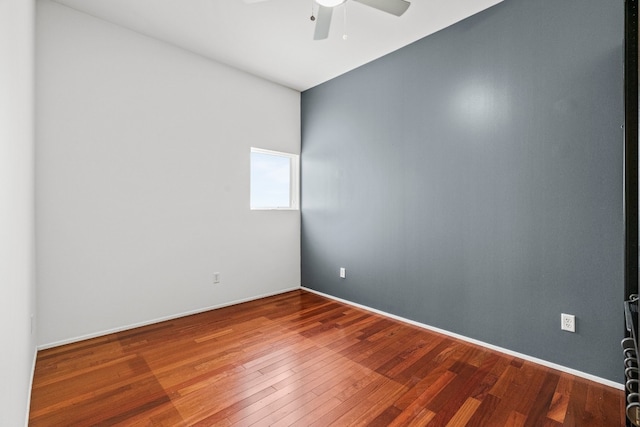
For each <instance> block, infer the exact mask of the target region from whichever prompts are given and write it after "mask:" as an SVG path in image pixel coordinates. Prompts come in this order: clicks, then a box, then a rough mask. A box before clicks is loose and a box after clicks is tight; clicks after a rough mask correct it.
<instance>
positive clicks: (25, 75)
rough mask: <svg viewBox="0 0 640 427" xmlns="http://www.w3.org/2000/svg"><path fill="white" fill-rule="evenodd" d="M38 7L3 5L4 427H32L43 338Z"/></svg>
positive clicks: (0, 381)
mask: <svg viewBox="0 0 640 427" xmlns="http://www.w3.org/2000/svg"><path fill="white" fill-rule="evenodd" d="M33 32H34V3H33V1H31V0H3V1H1V2H0V337H1V339H2V351H0V425H2V426H19V425H23V424H25V416H26V414H27V409H28V408H27V405H28V401H29V393H30V390H29V386H30V378H31V370H32V366H33V358H34V355H35V338H34V337H33V336H32V333H31V326H30V325H31V314H33V313H35V291H34V274H33V268H34V245H33V139H34V136H33V115H34V111H33V109H34V96H33V72H34V70H33V67H34V52H33V43H34V40H33V39H34V37H33Z"/></svg>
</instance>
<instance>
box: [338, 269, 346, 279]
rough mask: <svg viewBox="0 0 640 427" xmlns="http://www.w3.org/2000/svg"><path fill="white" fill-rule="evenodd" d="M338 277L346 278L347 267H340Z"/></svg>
mask: <svg viewBox="0 0 640 427" xmlns="http://www.w3.org/2000/svg"><path fill="white" fill-rule="evenodd" d="M340 278H341V279H346V278H347V269H346V268H344V267H340Z"/></svg>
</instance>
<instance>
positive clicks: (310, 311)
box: [29, 290, 624, 427]
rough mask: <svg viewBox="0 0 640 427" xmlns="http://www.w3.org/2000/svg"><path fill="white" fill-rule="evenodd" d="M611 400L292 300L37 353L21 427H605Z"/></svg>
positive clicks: (450, 343)
mask: <svg viewBox="0 0 640 427" xmlns="http://www.w3.org/2000/svg"><path fill="white" fill-rule="evenodd" d="M623 408H624V394H623V392H622V391H621V390H617V389H612V388H609V387H606V386H603V385H601V384H597V383H594V382H590V381H587V380H585V379H583V378H577V377H574V376H571V375H569V374H566V373H560V372H557V371H554V370H552V369H549V368H546V367H543V366H538V365H535V364H533V363H530V362H526V361H524V360H522V359H518V358H514V357H512V356H508V355H505V354H501V353H498V352H495V351H492V350H489V349H486V348H483V347H480V346H477V345H472V344H468V343H465V342H462V341H459V340H456V339H453V338H450V337H447V336H445V335H442V334H437V333H433V332H430V331H427V330H424V329H420V328H417V327H416V326H412V325H407V324H404V323H402V322H398V321H396V320H392V319H389V318H387V317H383V316H380V315H377V314H373V313H371V312H367V311H365V310H362V309H360V308H355V307H352V306H348V305H345V304H342V303H339V302H336V301H332V300H328V299H326V298H323V297H321V296H318V295H316V294H313V293H309V292H305V291H301V290H300V291H292V292H287V293H284V294H280V295H275V296H273V297H269V298H264V299H261V300H256V301H251V302H247V303H244V304H238V305H234V306H231V307H225V308H222V309H218V310H213V311H209V312H205V313H200V314H196V315H193V316H188V317H183V318H179V319H173V320H170V321H167V322H162V323H158V324H154V325H148V326H145V327H141V328H136V329H132V330H128V331H122V332H118V333H115V334H111V335H107V336H104V337H98V338H93V339H90V340H86V341H83V342H78V343H73V344H69V345H65V346H61V347H57V348H52V349H47V350H42V351H40V352H39V353H38V357H37V362H36V369H35V373H34V380H33V389H32V397H31V408H30V417H29V418H30V426H35V427H37V426H53V425H55V426H74V427H75V426H96V425H97V426H99V425H109V426H112V425H120V426H127V427H135V426H148V425H154V426H171V427H179V426H194V425H199V426H265V425H273V426H280V427H282V426H308V425H318V426H330V425H335V426H360V425H362V426H364V425H368V426H427V425H431V426H452V427H453V426H464V425H466V426H494V425H495V426H549V427H558V426H563V425H564V426H580V427H588V426H599V427H603V426H607V427H608V426H615V427H622V426H623V425H624V421H623V420H624V418H623V414H622V410H623Z"/></svg>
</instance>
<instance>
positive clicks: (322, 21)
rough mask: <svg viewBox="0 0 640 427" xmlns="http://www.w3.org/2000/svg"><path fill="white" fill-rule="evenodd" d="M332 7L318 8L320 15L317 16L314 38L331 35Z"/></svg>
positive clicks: (321, 38)
mask: <svg viewBox="0 0 640 427" xmlns="http://www.w3.org/2000/svg"><path fill="white" fill-rule="evenodd" d="M332 14H333V8H332V7H324V6H320V7H319V9H318V17H317V18H316V30H315V32H314V33H313V39H314V40H323V39H326V38H327V37H329V28H331V15H332Z"/></svg>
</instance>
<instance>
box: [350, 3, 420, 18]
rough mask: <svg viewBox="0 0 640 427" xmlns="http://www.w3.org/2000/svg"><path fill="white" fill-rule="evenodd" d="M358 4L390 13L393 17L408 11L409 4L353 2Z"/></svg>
mask: <svg viewBox="0 0 640 427" xmlns="http://www.w3.org/2000/svg"><path fill="white" fill-rule="evenodd" d="M354 1H357V2H358V3H362V4H366V5H367V6H370V7H372V8H374V9H378V10H381V11H383V12H387V13H390V14H392V15H395V16H401V15H402V14H403V13H405V12H406V11H407V9H409V5H411V3H409V2H408V1H405V0H354Z"/></svg>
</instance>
